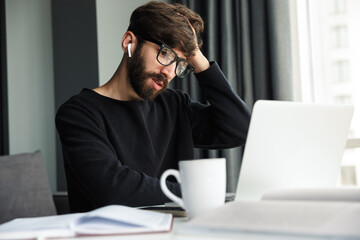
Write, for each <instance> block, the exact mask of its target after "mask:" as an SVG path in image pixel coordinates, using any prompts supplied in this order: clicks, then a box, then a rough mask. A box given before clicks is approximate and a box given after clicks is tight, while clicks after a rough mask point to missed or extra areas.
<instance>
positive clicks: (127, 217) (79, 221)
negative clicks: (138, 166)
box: [0, 205, 173, 240]
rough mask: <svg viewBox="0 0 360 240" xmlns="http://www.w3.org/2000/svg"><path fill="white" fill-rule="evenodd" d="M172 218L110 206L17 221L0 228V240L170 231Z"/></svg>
mask: <svg viewBox="0 0 360 240" xmlns="http://www.w3.org/2000/svg"><path fill="white" fill-rule="evenodd" d="M172 222H173V216H172V215H171V214H166V213H158V212H152V211H145V210H141V209H136V208H131V207H126V206H120V205H111V206H106V207H102V208H99V209H96V210H93V211H90V212H87V213H75V214H66V215H58V216H48V217H35V218H19V219H15V220H12V221H10V222H7V223H4V224H2V225H0V239H7V240H9V239H37V238H39V237H44V238H55V237H56V238H57V237H74V236H82V235H86V236H91V235H94V236H95V235H97V236H99V235H100V236H102V235H118V234H137V233H151V232H167V231H171V228H172Z"/></svg>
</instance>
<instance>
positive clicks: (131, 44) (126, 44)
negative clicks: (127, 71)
mask: <svg viewBox="0 0 360 240" xmlns="http://www.w3.org/2000/svg"><path fill="white" fill-rule="evenodd" d="M136 45H137V39H136V36H135V35H134V33H133V32H131V31H127V32H126V33H125V34H124V36H123V38H122V41H121V46H122V49H123V51H124V52H125V53H128V56H129V57H131V56H132V53H133V52H134V49H135V48H136ZM129 51H130V52H129Z"/></svg>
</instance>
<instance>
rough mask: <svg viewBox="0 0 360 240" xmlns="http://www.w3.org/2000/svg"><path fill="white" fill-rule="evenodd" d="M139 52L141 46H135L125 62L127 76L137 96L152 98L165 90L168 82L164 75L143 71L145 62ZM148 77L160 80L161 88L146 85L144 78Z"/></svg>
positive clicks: (145, 98)
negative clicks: (131, 54)
mask: <svg viewBox="0 0 360 240" xmlns="http://www.w3.org/2000/svg"><path fill="white" fill-rule="evenodd" d="M140 52H141V47H140V48H136V49H135V51H134V54H133V56H132V57H131V58H129V61H128V64H127V72H128V77H129V79H130V84H131V86H132V88H133V89H134V91H135V92H136V94H137V95H138V96H139V97H141V98H142V99H144V100H153V99H154V98H155V97H156V96H157V95H159V94H160V93H161V92H163V91H165V89H166V88H167V87H168V85H169V83H168V81H167V80H166V79H165V77H164V75H162V74H156V73H151V72H146V71H145V62H144V59H143V58H142V57H141V55H140ZM149 78H154V79H156V80H157V81H159V82H162V83H163V88H162V89H161V90H156V89H154V88H153V87H148V86H146V84H145V83H146V80H147V79H149Z"/></svg>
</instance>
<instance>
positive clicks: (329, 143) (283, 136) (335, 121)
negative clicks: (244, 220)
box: [235, 100, 353, 200]
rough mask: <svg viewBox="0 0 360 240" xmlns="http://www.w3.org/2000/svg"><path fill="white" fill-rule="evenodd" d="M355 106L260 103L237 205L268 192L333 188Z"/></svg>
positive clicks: (258, 197)
mask: <svg viewBox="0 0 360 240" xmlns="http://www.w3.org/2000/svg"><path fill="white" fill-rule="evenodd" d="M352 115H353V106H350V105H324V104H313V103H298V102H284V101H265V100H260V101H257V102H256V103H255V105H254V108H253V113H252V117H251V122H250V128H249V133H248V137H247V141H246V145H245V151H244V156H243V162H242V166H241V170H240V176H239V180H238V186H237V191H236V194H235V200H260V199H261V197H262V195H263V194H264V193H265V192H267V191H268V190H273V189H281V188H315V187H316V188H317V187H335V186H336V182H337V177H338V174H339V170H340V163H341V159H342V155H343V152H344V149H345V145H346V140H347V136H348V131H349V127H350V122H351V118H352Z"/></svg>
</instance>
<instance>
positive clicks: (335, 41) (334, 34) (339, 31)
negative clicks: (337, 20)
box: [330, 26, 348, 48]
mask: <svg viewBox="0 0 360 240" xmlns="http://www.w3.org/2000/svg"><path fill="white" fill-rule="evenodd" d="M330 40H331V45H332V47H333V48H344V47H346V46H347V45H348V30H347V27H346V26H332V27H331V30H330Z"/></svg>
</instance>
